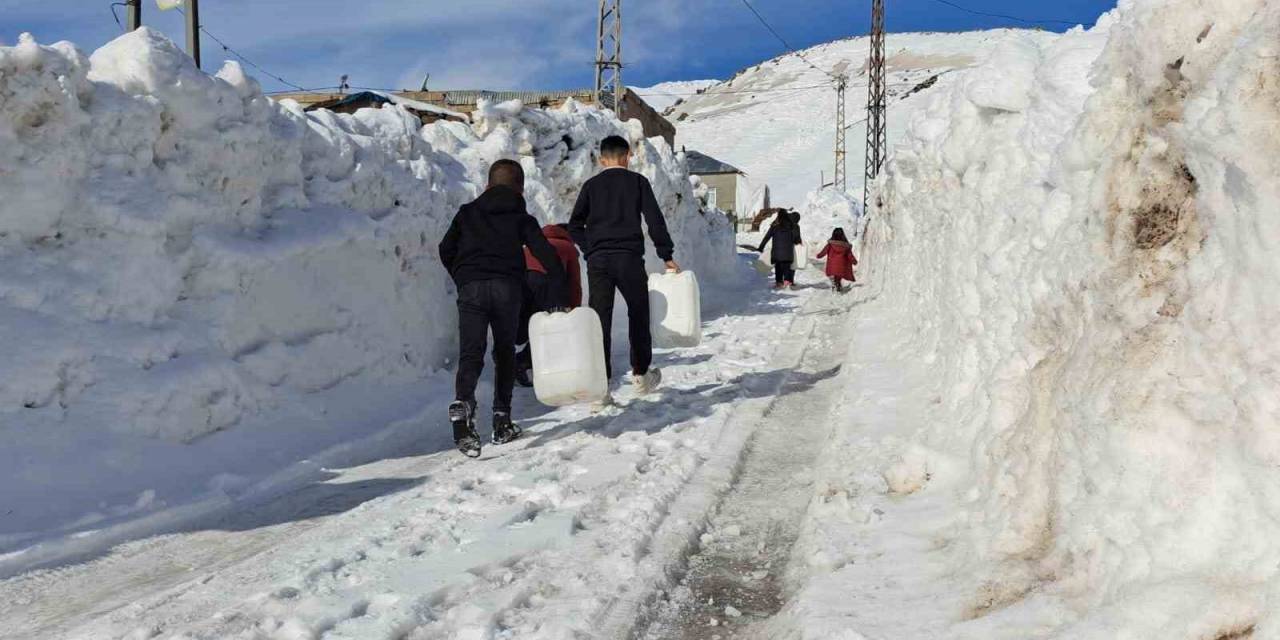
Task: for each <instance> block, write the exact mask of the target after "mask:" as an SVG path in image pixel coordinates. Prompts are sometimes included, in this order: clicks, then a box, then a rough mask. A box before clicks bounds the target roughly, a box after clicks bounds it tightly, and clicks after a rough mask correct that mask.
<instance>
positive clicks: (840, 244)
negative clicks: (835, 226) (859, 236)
mask: <svg viewBox="0 0 1280 640" xmlns="http://www.w3.org/2000/svg"><path fill="white" fill-rule="evenodd" d="M827 244H830V245H831V246H833V247H840V248H841V249H852V248H853V245H851V244H849V243H848V242H845V241H843V240H831V241H830V242H828V243H827Z"/></svg>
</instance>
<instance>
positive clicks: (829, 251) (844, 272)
mask: <svg viewBox="0 0 1280 640" xmlns="http://www.w3.org/2000/svg"><path fill="white" fill-rule="evenodd" d="M824 257H825V258H826V259H827V277H828V278H830V279H831V285H832V286H834V287H835V289H836V292H837V293H844V292H845V291H848V289H845V288H844V287H843V285H842V282H843V281H845V280H848V281H849V282H856V281H857V280H855V279H854V277H853V266H854V265H856V264H858V258H857V256H855V255H853V245H851V244H849V239H848V238H847V237H845V235H844V229H843V228H841V227H836V230H835V231H832V232H831V240H829V241H827V246H825V247H823V248H822V251H820V252H819V253H818V258H819V259H821V258H824Z"/></svg>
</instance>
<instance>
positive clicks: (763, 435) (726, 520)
mask: <svg viewBox="0 0 1280 640" xmlns="http://www.w3.org/2000/svg"><path fill="white" fill-rule="evenodd" d="M802 313H812V314H814V316H815V322H816V326H815V327H814V330H813V337H812V338H811V339H810V340H809V343H808V344H807V345H806V349H805V353H804V357H803V360H802V362H801V365H800V367H797V369H796V370H795V371H793V372H792V373H791V374H790V375H789V376H788V378H787V380H786V382H784V383H783V386H782V393H780V394H779V396H778V401H777V403H776V404H775V405H774V406H773V408H772V409H770V411H769V415H768V420H766V421H765V422H764V423H762V424H761V425H760V428H759V429H758V430H757V431H756V435H755V438H754V439H753V440H752V442H751V443H750V444H749V446H748V449H747V452H746V454H745V455H744V458H743V462H742V469H741V472H740V474H739V476H738V478H737V479H736V480H735V482H734V484H733V487H732V488H731V489H730V491H729V492H728V493H727V494H726V496H725V497H724V499H723V501H722V503H721V505H720V507H719V509H718V510H717V513H716V515H715V517H713V518H712V520H711V526H710V527H709V529H708V531H707V532H706V533H704V534H703V535H702V537H701V542H702V548H701V550H700V551H699V553H697V554H696V555H695V556H693V557H692V558H691V559H690V562H689V572H688V575H687V577H686V578H685V580H684V581H683V583H682V584H681V586H680V587H679V588H678V589H675V590H673V591H672V595H671V597H670V598H669V600H668V601H667V602H665V603H663V604H661V605H659V606H658V613H657V615H656V616H655V619H654V621H653V622H652V624H651V625H650V627H649V629H648V630H647V632H646V633H645V635H644V636H643V637H644V638H646V639H647V640H713V639H717V638H725V637H731V636H734V637H737V636H741V635H743V634H744V633H749V631H750V628H751V627H752V626H753V625H758V624H760V623H761V621H762V620H767V619H768V618H770V617H772V616H774V615H775V614H777V613H778V612H779V610H780V609H781V608H782V605H783V603H784V601H785V597H784V596H785V594H784V591H783V576H784V574H785V572H786V570H787V567H788V563H789V561H790V560H791V551H792V549H793V546H794V544H795V541H796V537H797V535H798V534H799V529H800V525H801V523H802V522H803V520H804V515H805V508H806V506H808V504H809V499H810V497H811V496H812V495H813V480H814V478H813V471H814V463H815V462H816V461H817V460H818V458H819V456H820V454H821V452H822V450H823V447H824V446H825V445H826V443H827V440H828V438H829V436H830V430H831V421H830V420H829V419H828V415H829V414H830V412H831V409H832V404H833V402H834V399H835V398H837V397H839V393H838V391H839V387H840V384H841V378H840V377H839V375H838V374H839V373H840V370H841V366H842V364H843V363H844V361H845V356H846V353H847V340H846V339H845V332H846V331H845V328H846V325H847V320H846V317H845V314H844V313H843V309H842V308H826V309H821V310H814V311H809V312H802Z"/></svg>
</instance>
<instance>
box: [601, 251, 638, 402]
mask: <svg viewBox="0 0 1280 640" xmlns="http://www.w3.org/2000/svg"><path fill="white" fill-rule="evenodd" d="M587 286H588V288H589V289H590V291H589V294H588V301H589V304H590V305H591V308H592V309H594V310H595V312H596V313H597V314H599V315H600V328H601V329H603V330H604V363H605V370H606V372H607V374H608V376H609V378H613V363H612V362H611V360H612V358H610V354H611V353H612V352H611V351H610V349H612V347H613V345H612V336H611V333H612V329H613V299H614V293H613V292H614V291H615V290H617V291H619V292H621V293H622V299H623V300H624V301H626V303H627V328H628V333H629V335H630V339H631V371H632V373H636V374H645V373H648V371H649V365H650V364H651V363H652V362H653V337H652V336H651V335H650V333H649V274H648V273H647V272H646V271H645V269H644V256H639V255H636V254H633V253H613V254H604V255H598V254H597V255H592V256H591V257H589V258H587Z"/></svg>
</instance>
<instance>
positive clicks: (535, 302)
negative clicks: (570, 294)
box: [516, 271, 555, 369]
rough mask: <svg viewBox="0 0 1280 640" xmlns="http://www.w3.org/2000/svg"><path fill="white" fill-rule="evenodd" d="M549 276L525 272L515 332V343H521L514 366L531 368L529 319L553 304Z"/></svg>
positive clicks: (549, 308) (536, 272)
mask: <svg viewBox="0 0 1280 640" xmlns="http://www.w3.org/2000/svg"><path fill="white" fill-rule="evenodd" d="M549 277H550V276H548V275H547V274H545V273H540V272H538V271H529V272H527V273H525V281H524V300H523V303H522V305H521V307H520V331H519V332H518V333H517V334H516V344H517V345H523V347H522V348H521V349H520V351H519V353H517V354H516V366H517V367H524V368H525V369H531V368H533V350H532V349H531V348H530V347H529V320H530V319H532V318H533V314H535V313H541V312H543V311H550V310H551V309H552V308H553V307H554V306H555V300H552V298H551V288H550V284H551V283H550V282H549V280H548V278H549Z"/></svg>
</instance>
